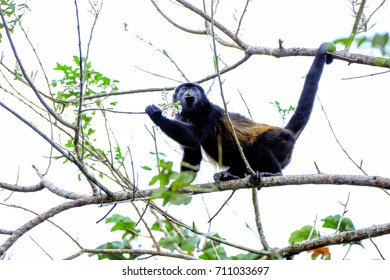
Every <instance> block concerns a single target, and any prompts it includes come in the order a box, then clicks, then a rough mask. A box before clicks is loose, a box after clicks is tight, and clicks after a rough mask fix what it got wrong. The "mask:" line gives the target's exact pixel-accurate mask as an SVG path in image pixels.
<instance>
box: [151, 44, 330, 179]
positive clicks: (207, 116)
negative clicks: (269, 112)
mask: <svg viewBox="0 0 390 280" xmlns="http://www.w3.org/2000/svg"><path fill="white" fill-rule="evenodd" d="M328 50H330V44H327V43H324V44H322V45H321V46H320V48H319V49H318V51H317V53H316V56H315V59H314V61H313V64H312V66H311V67H310V70H309V72H308V74H307V76H306V80H305V84H304V87H303V90H302V93H301V97H300V99H299V101H298V106H297V109H296V111H295V113H294V115H293V116H292V118H291V120H290V121H289V122H288V124H287V126H286V128H280V127H275V126H269V125H265V124H259V123H256V122H253V121H252V120H250V119H248V118H246V117H244V116H242V115H240V114H237V113H229V116H230V119H231V121H232V123H233V125H234V128H235V131H236V133H237V136H238V139H239V141H240V143H241V146H242V148H243V151H244V154H245V157H246V158H247V160H248V162H249V164H250V166H251V167H252V169H253V170H255V171H256V172H261V173H272V174H277V173H281V171H282V169H283V168H284V167H286V166H287V164H288V163H289V162H290V160H291V155H292V151H293V148H294V144H295V141H296V140H297V138H298V137H299V135H300V134H301V132H302V130H303V129H304V128H305V126H306V124H307V122H308V121H309V118H310V114H311V111H312V109H313V103H314V100H315V95H316V92H317V88H318V83H319V80H320V78H321V74H322V71H323V68H324V65H325V63H328V64H329V63H331V62H332V59H333V57H332V56H331V55H330V54H327V51H328ZM173 101H174V102H177V101H179V102H180V104H181V106H182V110H181V112H180V113H179V114H177V115H176V117H175V119H168V118H165V117H164V116H162V111H161V109H160V108H158V107H156V106H155V105H149V106H148V107H146V109H145V111H146V113H147V114H148V115H149V117H150V118H151V119H152V121H153V122H154V123H155V124H156V125H158V126H159V127H160V128H161V129H162V131H164V132H165V133H166V134H167V135H168V136H169V137H170V138H172V139H173V140H175V141H176V142H178V143H179V144H180V145H182V146H183V149H184V154H183V160H182V162H183V164H182V167H181V171H194V172H197V171H198V170H199V166H200V162H201V160H202V152H201V148H203V150H204V151H205V152H206V154H207V155H208V156H209V157H210V158H211V159H213V160H214V161H215V162H216V163H218V164H219V165H221V166H225V167H228V168H229V169H228V170H227V171H223V172H220V173H217V174H216V175H215V176H214V178H215V179H216V180H231V179H237V178H243V177H244V176H245V174H247V173H248V172H247V169H246V167H245V165H244V162H243V160H242V158H241V155H240V153H239V151H238V149H237V146H236V144H235V141H234V138H233V133H232V129H231V127H230V124H229V122H228V120H227V117H226V115H225V111H224V110H223V109H222V108H221V107H219V106H217V105H215V104H213V103H211V102H210V101H209V100H208V99H207V96H206V94H205V92H204V90H203V88H202V87H201V86H200V85H198V84H194V83H185V84H181V85H179V86H178V87H177V88H176V89H175V93H174V95H173Z"/></svg>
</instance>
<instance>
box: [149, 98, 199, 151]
mask: <svg viewBox="0 0 390 280" xmlns="http://www.w3.org/2000/svg"><path fill="white" fill-rule="evenodd" d="M145 112H146V113H147V114H148V115H149V117H150V119H151V120H152V121H153V122H154V123H155V124H156V125H158V126H159V127H160V128H161V130H162V131H163V132H164V133H165V134H166V135H168V136H169V137H170V138H172V139H173V140H175V141H176V142H178V143H179V144H181V145H182V146H184V147H188V148H193V149H194V148H196V147H199V146H200V144H201V143H202V142H203V141H204V139H205V137H204V133H203V134H202V133H201V131H199V130H200V129H199V128H197V127H195V126H194V125H193V124H191V123H186V122H182V121H179V120H171V119H168V118H166V117H164V116H163V115H162V111H161V109H160V108H158V107H157V106H155V105H149V106H147V107H146V109H145Z"/></svg>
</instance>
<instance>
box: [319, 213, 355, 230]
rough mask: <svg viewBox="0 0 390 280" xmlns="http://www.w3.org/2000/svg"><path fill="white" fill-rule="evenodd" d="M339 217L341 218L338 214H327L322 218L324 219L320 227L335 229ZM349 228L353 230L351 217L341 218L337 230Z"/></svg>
mask: <svg viewBox="0 0 390 280" xmlns="http://www.w3.org/2000/svg"><path fill="white" fill-rule="evenodd" d="M340 219H341V216H340V215H333V216H328V217H326V218H325V219H322V221H324V224H323V225H322V227H324V228H331V229H337V227H338V225H339V222H340ZM351 230H355V226H354V225H353V223H352V221H351V219H349V218H343V219H342V221H341V224H340V228H339V232H344V231H351Z"/></svg>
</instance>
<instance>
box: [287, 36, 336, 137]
mask: <svg viewBox="0 0 390 280" xmlns="http://www.w3.org/2000/svg"><path fill="white" fill-rule="evenodd" d="M329 47H330V44H329V43H323V44H322V45H321V46H320V48H319V49H318V50H317V53H316V56H315V58H314V61H313V63H312V65H311V67H310V69H309V72H308V73H307V75H306V79H305V83H304V85H303V89H302V93H301V97H300V98H299V101H298V106H297V108H296V110H295V113H294V115H293V116H292V117H291V119H290V121H289V122H288V124H287V126H286V128H287V129H288V130H290V131H292V132H293V133H294V135H295V139H298V137H299V135H300V134H301V132H302V131H303V129H304V128H305V126H306V124H307V123H308V121H309V119H310V114H311V112H312V110H313V105H314V100H315V97H316V93H317V89H318V83H319V82H320V78H321V74H322V71H323V69H324V65H325V63H327V64H329V63H331V62H332V60H333V57H332V56H331V55H327V51H328V50H329Z"/></svg>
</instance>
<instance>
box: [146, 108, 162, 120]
mask: <svg viewBox="0 0 390 280" xmlns="http://www.w3.org/2000/svg"><path fill="white" fill-rule="evenodd" d="M145 112H146V114H148V115H149V117H150V118H151V119H152V121H156V120H159V119H161V116H162V110H161V109H160V108H158V107H157V106H156V105H149V106H147V107H146V108H145Z"/></svg>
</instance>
